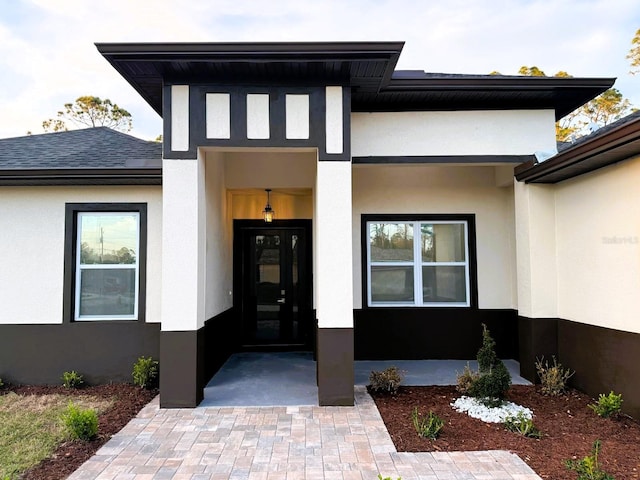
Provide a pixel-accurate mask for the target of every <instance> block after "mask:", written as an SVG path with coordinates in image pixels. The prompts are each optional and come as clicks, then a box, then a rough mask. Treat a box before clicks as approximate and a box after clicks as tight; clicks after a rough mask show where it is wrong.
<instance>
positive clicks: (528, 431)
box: [504, 412, 542, 438]
mask: <svg viewBox="0 0 640 480" xmlns="http://www.w3.org/2000/svg"><path fill="white" fill-rule="evenodd" d="M504 428H506V429H507V430H509V431H510V432H514V433H519V434H520V435H522V436H525V437H529V438H540V437H542V433H540V430H538V427H536V426H535V425H534V424H533V420H532V419H530V418H527V417H526V416H525V415H524V413H522V412H519V413H518V414H517V415H516V416H512V415H511V416H508V417H507V418H505V419H504Z"/></svg>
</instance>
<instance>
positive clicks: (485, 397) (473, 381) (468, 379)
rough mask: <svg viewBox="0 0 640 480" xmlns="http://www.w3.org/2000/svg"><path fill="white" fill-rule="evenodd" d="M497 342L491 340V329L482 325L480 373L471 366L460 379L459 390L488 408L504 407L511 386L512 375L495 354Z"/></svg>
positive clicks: (479, 357)
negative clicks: (462, 390)
mask: <svg viewBox="0 0 640 480" xmlns="http://www.w3.org/2000/svg"><path fill="white" fill-rule="evenodd" d="M495 346H496V342H495V341H494V340H493V338H491V334H490V332H489V329H488V328H487V326H486V325H485V324H482V346H481V347H480V349H479V350H478V355H477V358H478V373H474V372H472V371H471V369H470V368H469V366H468V365H467V367H466V368H465V371H464V372H463V373H462V375H460V376H459V377H458V390H461V389H464V390H465V391H466V394H467V395H469V396H471V397H474V398H477V399H478V400H480V401H481V402H482V403H483V404H485V405H486V406H488V407H497V406H500V405H502V403H503V399H504V397H505V395H506V393H507V391H508V390H509V387H510V386H511V374H510V373H509V370H508V369H507V367H506V366H505V364H504V363H503V362H502V360H500V359H499V358H498V356H497V355H496V352H495Z"/></svg>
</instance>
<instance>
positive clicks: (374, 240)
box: [369, 223, 413, 262]
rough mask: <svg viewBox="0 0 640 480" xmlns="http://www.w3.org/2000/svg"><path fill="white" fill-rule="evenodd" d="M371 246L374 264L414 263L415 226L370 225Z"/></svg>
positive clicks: (399, 224)
mask: <svg viewBox="0 0 640 480" xmlns="http://www.w3.org/2000/svg"><path fill="white" fill-rule="evenodd" d="M369 244H370V251H371V261H372V262H413V224H411V223H373V224H370V225H369Z"/></svg>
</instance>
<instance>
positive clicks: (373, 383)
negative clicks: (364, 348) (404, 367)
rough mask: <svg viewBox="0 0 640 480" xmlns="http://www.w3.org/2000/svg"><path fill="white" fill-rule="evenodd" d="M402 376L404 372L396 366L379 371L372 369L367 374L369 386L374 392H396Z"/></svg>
mask: <svg viewBox="0 0 640 480" xmlns="http://www.w3.org/2000/svg"><path fill="white" fill-rule="evenodd" d="M403 378H404V374H403V372H401V371H400V370H398V367H389V368H385V369H384V370H382V371H380V372H377V371H372V372H371V375H369V388H370V389H371V390H372V391H374V392H382V393H391V394H396V393H397V392H398V388H400V383H402V379H403Z"/></svg>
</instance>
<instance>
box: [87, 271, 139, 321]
mask: <svg viewBox="0 0 640 480" xmlns="http://www.w3.org/2000/svg"><path fill="white" fill-rule="evenodd" d="M135 273H136V270H135V268H119V269H109V268H100V269H93V268H91V269H81V270H80V315H81V316H114V315H118V316H131V315H134V313H135V296H136V280H135Z"/></svg>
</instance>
